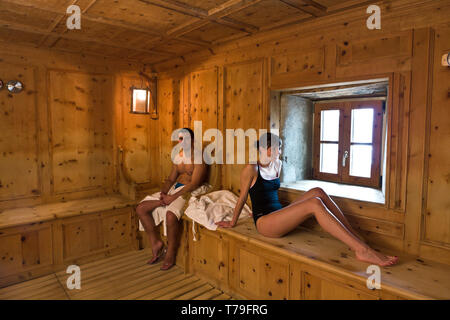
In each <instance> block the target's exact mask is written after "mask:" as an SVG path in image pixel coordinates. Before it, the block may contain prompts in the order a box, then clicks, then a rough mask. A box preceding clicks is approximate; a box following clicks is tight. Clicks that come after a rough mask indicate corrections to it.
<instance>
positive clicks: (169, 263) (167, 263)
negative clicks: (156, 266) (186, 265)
mask: <svg viewBox="0 0 450 320" xmlns="http://www.w3.org/2000/svg"><path fill="white" fill-rule="evenodd" d="M174 265H175V256H172V255H170V256H169V255H166V257H165V258H164V262H163V265H162V266H161V268H160V269H161V270H169V269H170V268H172V267H173V266H174Z"/></svg>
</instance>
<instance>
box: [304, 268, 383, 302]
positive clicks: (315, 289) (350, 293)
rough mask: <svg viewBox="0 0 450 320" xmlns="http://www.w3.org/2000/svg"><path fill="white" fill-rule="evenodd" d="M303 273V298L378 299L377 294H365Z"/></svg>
mask: <svg viewBox="0 0 450 320" xmlns="http://www.w3.org/2000/svg"><path fill="white" fill-rule="evenodd" d="M303 275H304V279H303V283H304V287H303V292H304V299H305V300H378V298H377V296H372V295H369V294H365V293H363V292H361V291H358V290H355V289H353V288H349V287H346V286H345V285H340V284H339V283H336V282H334V281H328V280H325V279H321V278H319V277H316V276H314V275H311V274H309V273H306V272H305V273H304V274H303Z"/></svg>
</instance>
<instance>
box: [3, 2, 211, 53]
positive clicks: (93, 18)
mask: <svg viewBox="0 0 450 320" xmlns="http://www.w3.org/2000/svg"><path fill="white" fill-rule="evenodd" d="M76 1H77V0H74V2H76ZM95 1H96V0H95ZM3 2H7V3H11V4H16V3H15V2H14V1H12V0H3ZM93 4H94V1H93V2H91V3H90V5H88V7H87V9H89V8H90V7H92V5H93ZM20 5H22V6H24V7H27V8H30V9H34V10H43V11H47V12H51V13H55V14H59V15H61V18H60V19H57V21H58V22H61V21H62V19H64V17H66V16H67V14H66V13H65V12H64V13H62V12H60V11H58V10H55V9H54V8H52V7H46V6H42V5H39V6H34V5H29V4H25V3H20ZM82 20H86V21H90V22H94V23H101V24H105V25H110V26H114V27H119V28H123V29H124V30H125V31H127V30H131V31H137V32H140V33H143V34H146V35H149V36H151V37H154V38H155V39H156V40H158V39H159V40H166V41H169V40H175V41H178V42H184V43H189V44H195V45H198V46H202V47H209V46H211V45H212V43H211V42H207V41H202V40H194V39H184V38H180V36H181V35H182V34H178V35H173V36H172V35H171V36H165V35H161V33H158V32H155V31H151V30H149V29H148V28H144V27H141V26H137V25H132V24H128V23H123V22H121V21H117V20H113V19H109V18H105V17H97V16H92V15H89V14H87V13H84V14H83V16H82ZM56 25H57V24H56ZM50 29H51V30H50ZM53 30H54V27H53V24H52V25H51V26H50V27H49V30H48V31H53ZM43 41H45V40H43Z"/></svg>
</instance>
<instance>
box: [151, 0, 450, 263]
mask: <svg viewBox="0 0 450 320" xmlns="http://www.w3.org/2000/svg"><path fill="white" fill-rule="evenodd" d="M378 4H379V5H380V6H381V8H382V29H381V30H373V31H371V30H368V29H367V28H366V19H367V17H368V15H367V14H366V13H365V8H360V9H353V10H351V11H349V12H347V13H344V14H339V15H336V16H333V17H324V18H320V19H317V20H316V21H314V22H307V23H303V24H301V25H293V26H289V27H285V28H283V29H280V30H275V31H269V32H266V33H263V34H261V35H255V36H252V37H248V38H246V39H242V40H236V41H234V42H231V43H229V44H225V45H222V46H217V47H213V48H211V49H210V50H207V51H203V52H199V53H194V54H190V55H186V56H184V57H183V59H175V60H170V61H167V62H164V63H160V64H157V65H156V66H153V68H152V71H156V72H158V74H159V79H160V80H159V91H158V92H159V95H158V98H159V104H158V105H159V108H160V110H163V109H166V110H167V111H166V113H165V116H164V117H163V118H164V119H160V121H161V123H164V127H163V128H161V129H162V132H163V135H164V136H166V135H167V136H168V135H169V134H170V132H169V131H170V130H171V129H172V128H173V127H176V126H177V125H179V126H182V125H183V126H186V125H192V123H193V121H194V120H202V121H203V123H204V125H205V123H206V126H212V125H215V124H217V125H218V128H220V129H222V130H223V132H225V130H224V129H225V128H243V129H248V128H269V127H270V126H272V127H277V126H278V122H277V121H279V120H278V119H276V117H272V118H271V117H270V114H271V113H270V105H271V103H277V101H278V99H279V93H277V92H276V90H282V89H288V88H297V87H302V86H308V85H318V84H324V83H336V82H344V81H354V80H367V79H374V78H384V77H387V78H389V79H390V88H389V97H388V130H389V133H388V148H387V152H388V160H387V186H386V198H387V199H386V204H385V205H377V204H372V203H365V202H360V201H355V200H350V199H337V203H338V205H339V206H340V207H341V208H342V209H343V211H344V212H345V213H346V214H347V215H348V217H349V219H350V220H351V222H352V223H353V224H354V225H356V226H357V227H359V228H361V229H362V231H363V234H364V235H365V237H366V238H367V239H369V241H370V242H373V243H378V244H380V245H383V246H386V247H391V248H395V249H400V250H405V251H407V252H409V253H411V254H418V255H422V256H424V257H428V258H430V259H434V260H438V261H442V262H445V263H450V250H449V249H450V209H449V204H448V195H449V191H450V188H449V174H450V164H449V160H448V159H449V151H448V148H447V147H446V146H449V145H450V132H449V130H450V129H449V128H450V123H449V122H450V119H449V115H448V114H449V113H448V107H449V105H450V104H449V102H450V93H449V90H450V89H449V86H448V84H449V83H450V70H449V69H448V68H444V67H441V66H440V57H441V56H442V54H443V53H444V52H447V51H449V50H450V3H449V2H448V1H403V0H399V1H388V2H384V3H378ZM271 92H272V93H271ZM178 102H179V103H178ZM168 114H169V115H170V114H172V118H171V119H170V117H169V118H166V117H167V115H168ZM271 120H272V121H271ZM161 141H162V142H164V138H162V139H161ZM167 141H169V140H167ZM165 145H166V144H164V143H162V146H161V148H162V149H161V152H162V154H163V155H162V158H163V159H165V158H164V157H166V158H167V157H168V156H170V153H168V152H170V148H167V147H166V146H165ZM167 145H168V144H167ZM444 146H445V147H444ZM161 166H162V172H161V173H162V175H163V176H164V175H166V174H167V173H168V170H169V169H170V163H169V162H168V161H162V163H161ZM241 169H242V166H239V165H226V166H222V175H221V182H222V187H223V188H226V189H230V190H232V191H234V192H239V176H240V171H241ZM296 196H298V193H297V192H294V191H292V192H282V194H281V197H282V198H283V199H285V200H292V199H294V198H295V197H296Z"/></svg>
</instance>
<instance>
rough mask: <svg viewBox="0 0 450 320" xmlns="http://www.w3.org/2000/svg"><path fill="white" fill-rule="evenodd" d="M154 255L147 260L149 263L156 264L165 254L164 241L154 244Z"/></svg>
mask: <svg viewBox="0 0 450 320" xmlns="http://www.w3.org/2000/svg"><path fill="white" fill-rule="evenodd" d="M152 253H153V257H152V258H151V259H150V260H148V261H147V263H148V264H154V263H156V262H158V260H159V259H160V258H161V257H162V256H163V255H164V253H165V248H164V243H163V242H162V241H158V243H156V244H155V245H154V246H152Z"/></svg>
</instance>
